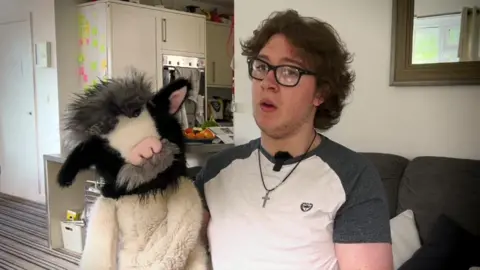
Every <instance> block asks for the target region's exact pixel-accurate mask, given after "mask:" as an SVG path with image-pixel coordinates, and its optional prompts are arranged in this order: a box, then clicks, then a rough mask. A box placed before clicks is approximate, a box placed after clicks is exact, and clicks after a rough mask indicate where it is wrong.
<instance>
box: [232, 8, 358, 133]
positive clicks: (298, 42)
mask: <svg viewBox="0 0 480 270" xmlns="http://www.w3.org/2000/svg"><path fill="white" fill-rule="evenodd" d="M276 34H283V35H284V36H285V37H286V38H287V40H288V41H289V42H290V43H291V44H292V46H294V47H295V48H296V49H297V53H298V54H299V56H300V57H301V58H302V59H303V60H304V62H305V64H306V65H307V66H308V67H309V68H310V70H311V71H313V72H314V73H315V77H316V81H317V91H319V92H320V94H321V95H322V97H323V99H324V103H322V104H321V105H320V106H319V107H318V108H317V111H316V113H315V121H314V126H315V128H317V129H320V130H328V129H330V128H331V127H333V126H334V125H335V124H337V123H338V121H339V120H340V115H341V113H342V110H343V108H344V106H345V100H346V98H347V97H348V95H349V94H350V93H351V91H352V90H353V82H354V80H355V73H354V72H353V71H352V70H350V64H351V62H352V54H350V52H348V51H347V48H346V47H345V45H344V44H343V42H342V41H341V39H340V37H339V36H338V34H337V32H336V31H335V29H334V28H333V27H332V26H331V25H330V24H328V23H326V22H323V21H321V20H319V19H316V18H312V17H303V16H300V15H299V14H298V12H297V11H295V10H292V9H288V10H285V11H281V12H273V13H272V14H271V15H270V16H269V17H268V18H267V19H266V20H264V21H263V22H262V23H261V24H260V26H259V27H258V28H257V29H256V30H255V31H253V36H252V37H251V38H249V39H248V40H245V41H241V42H240V45H241V47H242V55H244V56H246V57H247V58H248V59H251V58H255V57H257V56H258V54H259V53H260V50H261V49H262V48H263V47H264V46H265V44H266V43H267V42H268V41H269V39H270V38H271V37H272V36H274V35H276Z"/></svg>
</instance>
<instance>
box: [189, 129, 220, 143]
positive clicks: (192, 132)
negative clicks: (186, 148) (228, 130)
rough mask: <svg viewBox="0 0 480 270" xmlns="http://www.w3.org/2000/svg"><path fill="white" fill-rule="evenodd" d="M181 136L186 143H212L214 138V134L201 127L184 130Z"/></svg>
mask: <svg viewBox="0 0 480 270" xmlns="http://www.w3.org/2000/svg"><path fill="white" fill-rule="evenodd" d="M183 135H184V136H185V138H186V140H187V143H188V142H196V143H212V141H213V140H214V139H215V138H216V136H215V134H214V133H213V132H212V131H211V130H210V129H208V128H202V127H194V128H187V129H185V130H184V132H183Z"/></svg>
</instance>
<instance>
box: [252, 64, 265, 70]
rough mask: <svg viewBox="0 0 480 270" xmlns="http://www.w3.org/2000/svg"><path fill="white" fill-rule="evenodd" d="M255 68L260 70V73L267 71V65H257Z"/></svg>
mask: <svg viewBox="0 0 480 270" xmlns="http://www.w3.org/2000/svg"><path fill="white" fill-rule="evenodd" d="M254 67H255V69H256V70H258V71H265V70H267V65H265V64H257V65H255V66H254Z"/></svg>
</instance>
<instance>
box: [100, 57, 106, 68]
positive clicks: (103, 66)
mask: <svg viewBox="0 0 480 270" xmlns="http://www.w3.org/2000/svg"><path fill="white" fill-rule="evenodd" d="M101 66H102V68H103V69H106V68H107V60H105V59H104V60H102V63H101Z"/></svg>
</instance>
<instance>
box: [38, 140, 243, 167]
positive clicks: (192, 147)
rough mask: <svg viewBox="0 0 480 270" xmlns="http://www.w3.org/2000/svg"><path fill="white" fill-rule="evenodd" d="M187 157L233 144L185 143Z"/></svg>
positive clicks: (49, 157) (46, 157) (49, 158)
mask: <svg viewBox="0 0 480 270" xmlns="http://www.w3.org/2000/svg"><path fill="white" fill-rule="evenodd" d="M186 145H187V155H188V154H213V153H217V152H220V151H223V150H225V149H228V148H231V147H234V144H224V143H218V144H203V143H198V144H197V143H187V144H186ZM43 159H44V160H45V161H52V162H57V163H63V162H64V161H65V157H63V156H61V155H60V154H49V155H44V156H43Z"/></svg>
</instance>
